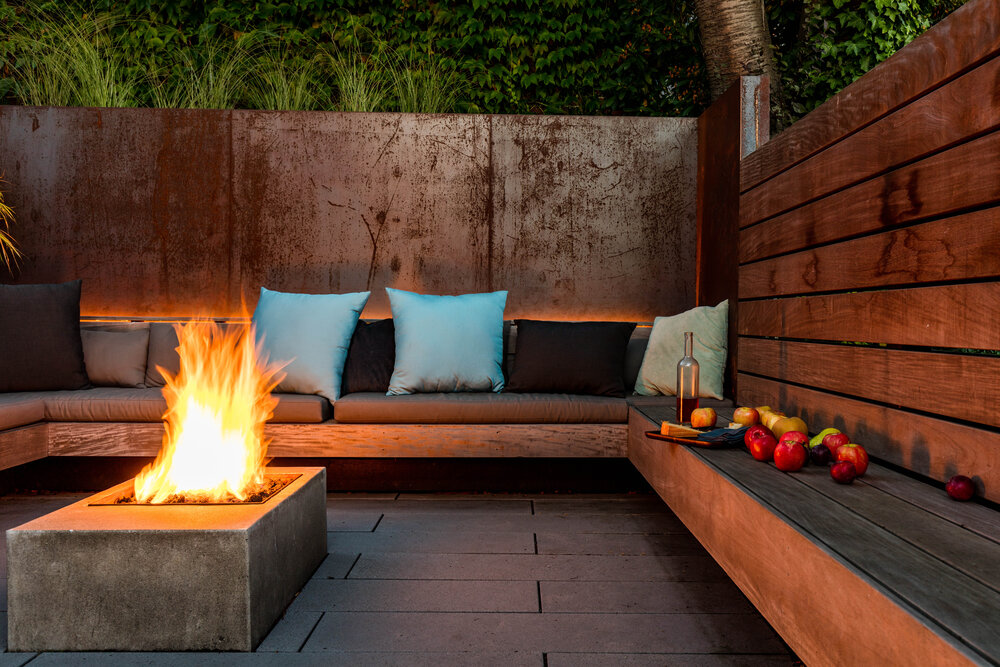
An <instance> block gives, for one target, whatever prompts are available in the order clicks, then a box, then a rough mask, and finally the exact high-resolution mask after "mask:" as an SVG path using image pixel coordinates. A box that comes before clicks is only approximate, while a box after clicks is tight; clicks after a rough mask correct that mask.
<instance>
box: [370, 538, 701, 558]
mask: <svg viewBox="0 0 1000 667" xmlns="http://www.w3.org/2000/svg"><path fill="white" fill-rule="evenodd" d="M376 534H377V533H376ZM535 538H536V541H537V543H538V553H540V554H578V555H602V554H603V555H619V556H677V555H682V554H699V555H705V549H704V547H702V546H701V544H699V543H698V540H696V539H694V536H692V535H691V534H690V533H687V534H685V533H667V534H649V533H536V535H535Z"/></svg>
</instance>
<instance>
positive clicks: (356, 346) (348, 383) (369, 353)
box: [340, 319, 396, 394]
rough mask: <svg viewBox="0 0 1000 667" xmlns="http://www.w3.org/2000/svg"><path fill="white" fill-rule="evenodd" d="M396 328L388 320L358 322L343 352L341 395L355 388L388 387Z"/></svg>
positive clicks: (377, 389) (378, 388)
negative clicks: (348, 344) (344, 361)
mask: <svg viewBox="0 0 1000 667" xmlns="http://www.w3.org/2000/svg"><path fill="white" fill-rule="evenodd" d="M395 336H396V329H395V327H394V326H393V323H392V320H391V319H386V320H379V321H377V322H358V326H357V328H355V329H354V336H353V337H352V338H351V347H350V349H348V351H347V363H346V364H344V377H343V380H342V381H341V385H340V393H341V394H350V393H352V392H359V391H378V392H381V393H383V394H384V393H385V392H387V391H388V390H389V379H390V378H391V377H392V366H393V363H394V362H395V360H396V339H395Z"/></svg>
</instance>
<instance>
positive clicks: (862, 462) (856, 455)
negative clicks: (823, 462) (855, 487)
mask: <svg viewBox="0 0 1000 667" xmlns="http://www.w3.org/2000/svg"><path fill="white" fill-rule="evenodd" d="M833 458H834V459H835V460H837V461H850V462H851V463H853V464H854V468H855V470H856V471H857V474H858V477H861V476H862V475H864V474H865V472H866V471H867V470H868V452H866V451H865V448H864V447H862V446H861V445H857V444H854V443H853V442H849V443H847V444H846V445H844V446H842V447H838V448H837V451H836V453H835V454H834V455H833Z"/></svg>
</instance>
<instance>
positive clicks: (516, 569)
mask: <svg viewBox="0 0 1000 667" xmlns="http://www.w3.org/2000/svg"><path fill="white" fill-rule="evenodd" d="M349 578H351V579H467V580H471V581H522V580H530V581H537V580H579V581H723V580H725V579H726V575H725V573H724V572H723V571H722V568H720V567H719V566H718V565H717V564H716V563H715V562H714V561H712V560H711V559H706V558H704V557H703V556H674V557H670V558H664V557H661V556H571V555H536V554H499V555H497V554H405V553H404V554H400V553H392V554H380V553H363V554H361V558H360V559H358V562H357V563H356V564H355V565H354V568H353V569H352V570H351V573H350V575H349Z"/></svg>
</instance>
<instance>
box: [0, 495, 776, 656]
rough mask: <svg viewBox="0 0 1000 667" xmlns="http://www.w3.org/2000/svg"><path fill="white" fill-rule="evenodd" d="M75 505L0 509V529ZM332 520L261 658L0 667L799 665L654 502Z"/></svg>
mask: <svg viewBox="0 0 1000 667" xmlns="http://www.w3.org/2000/svg"><path fill="white" fill-rule="evenodd" d="M80 497H81V494H60V495H57V496H36V497H15V498H0V528H3V529H6V528H10V527H13V526H15V525H19V524H21V523H24V522H25V521H28V520H30V519H32V518H35V517H36V516H40V515H42V514H45V513H47V512H50V511H52V510H54V509H57V508H58V507H61V506H63V505H65V504H69V503H71V502H73V501H75V500H77V499H79V498H80ZM327 519H328V529H329V530H330V531H331V532H329V533H328V547H329V549H330V555H329V556H328V557H327V559H326V560H325V561H324V563H323V565H322V566H321V568H320V570H319V571H317V573H316V574H315V575H314V578H313V579H312V580H310V582H309V583H308V584H307V586H306V588H305V589H304V590H303V592H302V593H301V594H300V595H299V596H298V598H297V599H296V600H295V601H294V602H293V603H292V605H291V606H290V607H289V609H288V611H287V612H286V613H285V615H284V617H283V618H282V619H281V620H279V622H278V623H277V624H276V625H275V627H274V629H273V630H272V631H271V633H270V634H269V635H268V637H267V638H266V639H265V640H264V642H263V643H262V644H261V646H260V647H259V648H258V652H257V653H253V654H232V653H212V654H205V653H143V654H134V653H113V654H106V653H86V654H80V653H63V654H52V653H49V654H41V655H38V656H34V655H32V654H9V653H5V654H0V667H6V666H7V665H11V666H19V665H22V664H24V663H25V662H27V661H29V660H30V661H31V665H33V666H34V665H41V666H43V667H44V666H46V665H102V666H103V665H109V666H110V667H118V666H124V665H151V666H153V667H157V666H161V665H162V666H163V667H172V666H175V665H176V666H180V665H206V666H208V667H213V666H218V667H230V666H243V665H247V666H250V667H257V666H264V665H288V666H290V667H314V666H318V665H361V666H366V665H408V666H410V665H412V666H416V667H420V666H423V665H428V666H429V665H435V666H437V665H445V666H447V665H532V666H534V667H538V666H541V665H543V664H547V665H549V666H550V667H567V666H569V665H573V666H574V667H590V666H592V665H634V666H635V667H644V666H646V665H709V666H716V665H717V666H720V667H722V666H729V665H747V666H749V667H756V666H757V665H761V666H762V665H772V664H791V663H792V662H793V661H794V656H791V655H790V654H789V653H788V651H787V648H786V647H785V646H784V645H783V644H782V643H781V642H780V640H779V639H778V637H777V635H776V634H775V633H774V631H773V630H772V629H771V628H770V627H769V626H768V625H767V624H766V622H765V621H764V619H763V618H762V617H760V615H759V614H758V613H757V612H756V611H755V610H754V609H753V608H752V606H751V605H750V604H749V602H747V600H746V598H745V597H743V595H742V594H741V593H740V592H739V590H738V589H737V588H736V587H735V585H734V584H732V582H730V581H729V580H728V579H726V578H725V577H724V575H723V573H722V571H721V569H720V568H718V566H717V565H716V564H715V562H714V561H713V560H712V559H711V557H710V556H709V555H708V554H707V553H706V552H705V551H704V550H703V549H702V548H701V546H700V545H699V544H698V543H697V541H696V540H695V539H694V538H693V537H692V536H691V535H690V533H688V532H687V531H686V530H685V529H684V527H683V526H682V525H681V524H680V522H679V521H678V520H677V519H676V517H674V516H673V515H672V514H671V513H670V512H669V510H667V509H666V507H665V506H663V505H662V504H660V503H659V501H658V500H657V499H656V498H655V497H652V496H648V495H641V494H640V495H615V494H601V495H596V494H594V495H579V496H574V495H570V494H415V493H403V494H396V493H388V494H361V493H359V494H340V493H336V494H329V495H328V502H327ZM536 545H537V547H536ZM536 548H537V550H538V554H537V555H536V554H535V549H536ZM0 564H2V561H0ZM3 574H5V569H4V568H0V575H3ZM348 575H349V576H348ZM345 576H346V577H348V578H347V579H345V578H344V577H345ZM327 577H329V578H327ZM676 579H681V580H683V581H675V580H676ZM617 580H620V581H617ZM539 595H540V596H541V603H542V609H543V613H538V611H537V607H538V604H539ZM4 597H5V596H4ZM0 625H2V626H3V631H2V634H0V636H3V635H5V634H6V632H5V630H6V614H5V613H3V612H0ZM300 649H301V650H302V651H303V652H299V651H300Z"/></svg>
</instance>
